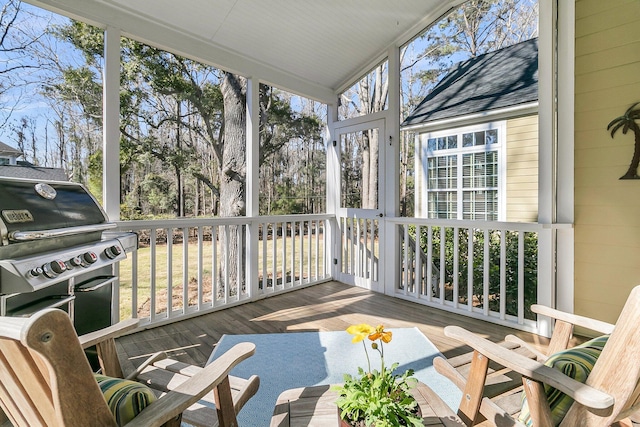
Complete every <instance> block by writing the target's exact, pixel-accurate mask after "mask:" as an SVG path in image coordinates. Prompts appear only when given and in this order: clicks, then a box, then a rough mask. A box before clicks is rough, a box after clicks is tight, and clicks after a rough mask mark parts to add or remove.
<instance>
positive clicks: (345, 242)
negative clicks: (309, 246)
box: [334, 120, 385, 291]
mask: <svg viewBox="0 0 640 427" xmlns="http://www.w3.org/2000/svg"><path fill="white" fill-rule="evenodd" d="M384 135H385V129H384V120H376V121H370V122H366V123H361V124H358V125H353V126H347V127H342V128H336V130H335V136H336V144H337V148H338V152H339V157H340V176H339V177H337V178H338V179H337V180H335V181H334V182H339V185H338V188H339V189H340V199H339V204H338V206H339V207H338V209H337V219H338V230H339V233H340V249H339V251H338V254H337V255H338V280H340V281H342V282H344V283H349V284H353V285H357V286H361V287H365V288H367V289H372V290H376V291H381V289H380V278H381V277H384V275H383V272H382V270H381V268H382V266H381V263H380V241H381V240H382V239H381V238H382V233H383V231H384V227H383V226H382V221H381V219H382V216H383V208H384V185H383V183H384V182H383V178H384V164H385V159H384V155H382V153H384V147H383V146H382V143H383V140H384Z"/></svg>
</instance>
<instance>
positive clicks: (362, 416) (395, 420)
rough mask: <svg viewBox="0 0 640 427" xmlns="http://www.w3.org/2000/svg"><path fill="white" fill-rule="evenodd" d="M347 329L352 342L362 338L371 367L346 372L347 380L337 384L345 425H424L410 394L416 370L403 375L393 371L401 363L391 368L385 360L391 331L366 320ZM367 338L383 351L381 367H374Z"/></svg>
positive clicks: (414, 381)
mask: <svg viewBox="0 0 640 427" xmlns="http://www.w3.org/2000/svg"><path fill="white" fill-rule="evenodd" d="M347 332H349V333H350V334H352V335H353V339H352V340H351V342H353V343H358V342H361V341H362V344H363V346H364V352H365V356H366V358H367V368H368V369H367V371H365V370H364V369H362V368H361V367H359V368H358V375H357V376H352V375H349V374H345V376H344V384H343V385H340V386H337V387H336V388H335V390H336V391H337V392H338V395H339V397H338V400H337V401H336V405H337V406H338V409H339V414H340V418H341V422H342V426H355V427H396V426H415V427H417V426H422V425H423V424H422V417H421V414H420V408H419V406H418V402H417V401H416V399H415V398H414V397H413V395H412V394H411V389H412V388H413V387H415V386H416V384H417V383H418V380H417V379H416V378H414V377H413V370H411V369H409V370H407V371H406V372H404V373H403V374H402V375H400V374H397V373H394V371H395V370H396V368H397V367H398V363H394V364H393V365H392V366H391V367H390V368H388V367H386V366H385V363H384V344H388V343H389V342H391V338H392V333H391V331H386V330H385V329H384V326H383V325H379V326H377V327H375V328H374V327H372V326H370V325H367V324H364V323H363V324H360V325H352V326H350V327H349V328H347ZM366 340H369V341H370V342H371V348H372V349H373V350H375V351H377V352H378V353H379V354H380V370H379V371H378V370H375V369H374V370H372V369H371V361H370V359H369V352H368V350H367V341H366Z"/></svg>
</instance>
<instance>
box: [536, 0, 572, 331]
mask: <svg viewBox="0 0 640 427" xmlns="http://www.w3.org/2000/svg"><path fill="white" fill-rule="evenodd" d="M539 4H540V16H539V28H540V31H539V33H540V36H539V38H538V42H539V54H538V58H539V59H538V97H539V113H538V116H539V122H538V127H539V128H538V132H539V143H538V156H539V158H538V164H539V171H538V176H539V181H538V222H539V223H540V224H543V225H545V227H544V229H543V230H542V231H541V232H540V233H539V237H538V246H539V251H538V303H539V304H544V305H549V306H551V307H555V306H556V304H557V299H556V285H557V284H556V266H557V264H556V263H557V262H558V261H559V260H558V259H556V254H557V251H558V246H557V243H558V241H557V237H558V233H557V232H556V230H557V226H556V224H557V223H558V219H559V218H558V196H559V190H560V188H559V187H558V186H557V184H558V172H559V168H558V165H559V157H558V154H559V152H558V144H557V141H558V105H557V101H556V100H557V93H558V80H557V78H558V76H557V74H556V71H557V70H558V56H557V53H558V51H557V48H558V38H557V37H558V32H557V30H556V29H557V28H558V27H557V25H558V19H557V18H558V0H541V1H540V3H539ZM571 59H573V57H572V58H571ZM572 99H573V98H572ZM563 170H564V169H563ZM565 191H566V188H564V189H563V192H565ZM563 262H565V263H566V262H567V260H563ZM564 285H565V286H566V285H569V286H573V283H570V284H564ZM538 330H539V333H540V334H541V335H546V336H549V335H550V333H551V324H550V322H549V319H546V318H542V317H539V318H538Z"/></svg>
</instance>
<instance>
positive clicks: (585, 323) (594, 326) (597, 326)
mask: <svg viewBox="0 0 640 427" xmlns="http://www.w3.org/2000/svg"><path fill="white" fill-rule="evenodd" d="M531 311H533V312H534V313H537V314H540V315H542V316H548V317H551V318H553V319H556V320H561V321H563V322H567V323H570V324H572V325H575V326H581V327H583V328H587V329H590V330H592V331H596V332H600V333H602V334H610V333H612V332H613V329H614V328H615V325H612V324H611V323H607V322H603V321H601V320H596V319H591V318H590V317H584V316H579V315H577V314H571V313H567V312H564V311H560V310H556V309H554V308H551V307H547V306H544V305H539V304H534V305H532V306H531Z"/></svg>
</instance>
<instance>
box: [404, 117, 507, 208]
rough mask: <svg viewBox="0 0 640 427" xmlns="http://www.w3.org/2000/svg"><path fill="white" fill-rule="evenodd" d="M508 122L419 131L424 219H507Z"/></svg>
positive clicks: (419, 204)
mask: <svg viewBox="0 0 640 427" xmlns="http://www.w3.org/2000/svg"><path fill="white" fill-rule="evenodd" d="M504 129H505V124H504V122H495V123H489V124H485V125H481V126H474V127H466V128H459V129H452V130H447V131H441V132H431V133H422V134H420V135H419V137H418V138H419V144H418V146H419V147H420V156H419V160H418V161H419V164H420V165H421V168H420V169H421V170H422V174H421V175H420V176H421V177H422V179H420V180H419V182H418V186H419V188H418V191H419V195H420V200H419V202H418V206H419V212H418V215H417V216H418V217H427V218H446V219H465V220H489V221H497V220H500V219H501V218H502V215H501V213H500V212H501V209H502V206H503V205H504V203H503V202H502V201H501V200H500V198H501V197H502V194H504V191H500V187H501V185H503V182H502V181H503V180H502V179H500V176H501V175H502V174H503V172H502V169H503V168H504V160H503V159H502V157H503V153H504V145H505V144H504V143H503V141H504V138H505V131H504Z"/></svg>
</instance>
